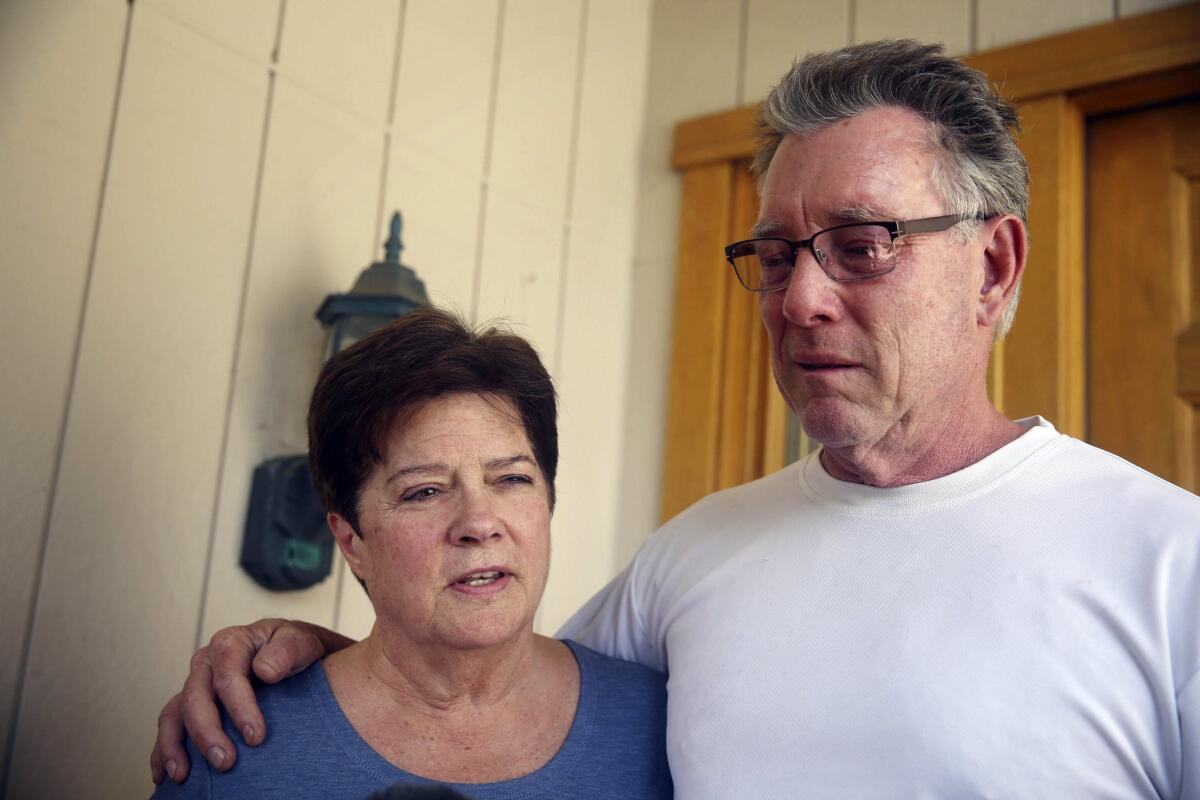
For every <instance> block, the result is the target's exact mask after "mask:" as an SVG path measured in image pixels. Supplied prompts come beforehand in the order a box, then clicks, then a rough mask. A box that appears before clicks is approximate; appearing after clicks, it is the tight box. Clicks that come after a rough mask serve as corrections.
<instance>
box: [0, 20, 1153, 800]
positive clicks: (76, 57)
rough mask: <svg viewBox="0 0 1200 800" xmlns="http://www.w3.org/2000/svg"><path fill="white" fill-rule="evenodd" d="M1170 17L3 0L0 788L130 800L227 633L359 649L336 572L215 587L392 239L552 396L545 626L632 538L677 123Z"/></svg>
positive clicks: (349, 590)
mask: <svg viewBox="0 0 1200 800" xmlns="http://www.w3.org/2000/svg"><path fill="white" fill-rule="evenodd" d="M1163 4H1164V3H1162V2H1160V0H1071V1H1070V2H1055V3H1046V2H1044V0H803V2H797V1H796V0H346V1H345V2H339V3H336V4H335V3H331V2H325V0H249V1H247V0H137V2H136V3H135V4H134V5H132V6H130V5H127V4H126V3H123V2H117V1H116V0H0V342H2V343H3V346H0V375H3V376H4V389H3V390H2V391H0V412H2V413H0V453H2V454H3V455H2V456H0V458H2V459H3V461H2V465H3V466H2V468H0V520H2V522H0V525H2V528H0V533H2V534H3V538H2V539H0V548H2V549H0V642H2V643H3V644H2V645H0V646H2V647H3V657H0V755H2V757H3V761H2V762H0V769H2V770H3V772H2V773H0V794H6V795H7V796H10V797H13V798H24V797H60V796H61V797H67V796H87V797H100V798H104V797H114V798H116V797H128V796H139V795H145V794H148V793H149V789H150V784H149V781H148V770H147V768H146V755H147V752H148V748H149V743H150V739H151V737H152V734H153V725H154V719H155V714H156V712H157V710H158V708H159V706H160V704H161V702H162V701H163V700H164V699H165V698H166V697H167V696H168V695H169V694H170V693H171V692H173V691H174V690H175V689H176V688H177V687H178V685H179V683H180V680H181V678H182V675H183V673H184V670H185V668H186V662H187V657H188V655H189V654H190V652H191V651H192V649H193V648H194V647H195V646H196V644H197V642H200V641H203V640H204V639H206V638H207V636H208V635H210V634H211V632H212V631H214V630H216V629H217V628H219V627H221V626H224V625H227V624H231V623H236V622H241V621H246V620H250V619H253V618H257V617H260V616H263V615H287V616H296V617H302V618H305V619H309V620H312V621H315V622H321V623H324V624H329V625H334V626H336V627H338V628H340V629H341V630H344V631H346V632H348V633H351V634H355V635H358V634H361V633H363V632H365V630H366V629H367V628H368V627H369V625H370V620H371V613H370V608H369V606H368V605H367V603H366V601H365V598H364V597H363V595H362V593H361V591H359V589H358V586H357V584H356V583H355V582H354V581H353V580H346V578H345V574H344V570H342V569H341V568H340V567H339V568H338V570H337V572H336V574H335V575H334V576H333V577H332V578H331V579H330V580H329V581H327V582H325V583H323V584H321V585H320V586H318V587H315V588H313V589H311V590H308V591H306V592H303V593H296V594H287V595H278V594H271V593H268V592H265V591H262V590H259V589H257V588H256V587H255V586H254V585H253V584H252V583H251V582H250V581H249V580H248V579H247V578H246V577H245V576H244V575H242V574H241V572H240V571H239V569H238V568H237V566H236V560H237V551H238V547H239V543H240V537H241V527H242V523H243V518H244V517H243V515H244V513H245V507H246V502H247V495H248V489H249V482H250V475H251V471H252V469H253V467H254V465H255V464H257V463H258V462H259V461H261V460H262V459H264V458H268V457H271V456H274V455H278V454H282V453H294V452H300V451H302V450H303V447H304V431H303V416H304V408H305V401H306V398H307V395H308V392H309V389H310V387H311V382H312V380H313V377H314V375H315V372H316V369H317V367H318V363H317V360H318V358H319V352H320V344H321V332H320V330H319V328H318V327H317V324H316V323H315V321H314V320H313V319H312V313H313V311H314V309H315V308H316V306H317V305H318V303H319V302H320V300H321V299H322V298H323V297H324V295H325V294H327V293H329V292H334V291H344V290H346V289H347V288H349V286H350V285H351V283H352V281H353V279H354V277H355V276H356V275H357V273H358V272H359V270H361V269H362V268H363V267H364V266H366V264H367V263H368V262H369V261H371V260H373V259H374V258H376V257H377V255H378V254H379V252H380V248H379V243H380V242H381V241H382V239H383V238H384V235H385V233H384V232H385V229H386V222H387V215H388V213H389V212H390V210H391V209H393V208H401V209H403V211H404V212H405V215H406V228H405V239H406V244H407V250H406V251H405V253H404V257H405V261H406V262H407V263H408V264H410V265H412V266H413V267H415V268H416V269H417V271H418V273H419V274H420V275H421V276H422V277H423V278H424V279H425V281H426V284H427V286H428V287H429V289H430V291H431V294H432V296H433V298H434V299H435V301H436V302H437V303H439V304H442V305H452V306H455V307H458V308H460V309H462V310H463V311H465V312H466V313H468V314H473V315H474V316H476V317H477V318H481V319H486V318H490V317H493V316H498V315H504V316H509V317H511V318H512V319H513V320H514V321H515V322H517V323H519V328H518V329H519V330H521V331H522V332H523V333H525V334H526V335H528V336H529V337H530V338H531V339H532V340H533V341H534V342H535V343H536V345H537V346H538V347H539V349H540V350H541V352H542V354H543V356H544V358H545V359H546V361H547V362H548V363H549V364H550V365H551V366H552V371H553V373H554V375H555V378H556V381H557V383H558V388H559V391H560V394H561V397H562V423H561V426H560V431H561V434H560V436H561V445H562V453H563V455H562V464H561V467H560V473H559V475H560V480H559V484H560V485H559V496H560V505H559V508H558V511H557V513H556V515H555V520H554V565H553V568H552V575H551V582H550V585H549V587H548V589H547V594H546V597H545V600H544V601H543V608H542V616H541V621H540V627H541V629H542V630H547V631H548V630H553V629H554V628H555V627H556V626H557V625H558V623H559V622H561V621H562V620H563V619H565V617H566V616H567V615H568V614H569V613H570V612H571V611H572V610H574V608H576V607H577V606H578V605H579V603H580V602H582V600H584V599H585V598H586V597H587V596H588V595H590V594H591V593H592V592H593V591H594V590H595V589H596V588H597V587H598V586H600V585H601V584H602V583H603V582H604V581H605V580H607V579H608V578H609V577H610V576H611V575H612V574H613V573H614V572H615V570H616V569H618V568H619V566H620V565H622V564H624V562H625V561H626V560H627V559H628V557H629V556H630V555H631V554H632V552H633V550H634V549H635V548H636V547H637V545H638V544H639V543H640V542H641V540H642V539H643V538H644V537H645V535H646V533H647V532H648V531H649V530H650V529H651V528H652V527H653V525H654V522H655V520H656V519H657V515H658V497H659V491H658V486H659V471H660V466H661V447H662V430H663V419H662V414H663V408H664V405H665V404H664V397H665V385H666V375H667V371H666V364H667V359H668V357H669V353H668V348H669V345H668V342H669V328H670V314H671V304H672V289H673V287H672V281H673V275H674V270H675V250H676V243H675V236H676V224H677V212H678V195H677V182H676V178H675V176H674V175H673V173H671V172H670V170H669V169H668V167H667V164H668V156H669V152H670V140H671V130H672V127H673V126H674V124H675V122H676V121H678V120H680V119H683V118H687V117H690V116H695V115H697V114H702V113H706V112H711V111H716V110H721V109H725V108H729V107H731V106H734V105H738V104H741V103H746V102H750V101H752V100H754V99H756V98H758V97H760V96H762V95H763V94H764V93H765V91H766V89H767V87H768V86H769V85H770V83H771V82H772V81H773V80H774V79H775V78H776V77H777V75H778V74H779V73H780V72H782V70H783V69H785V68H786V67H787V65H788V64H789V63H790V61H791V59H792V58H793V56H794V55H797V54H802V53H803V52H805V51H809V50H819V49H827V48H830V47H836V46H839V45H842V44H845V43H846V42H849V41H861V40H866V39H871V38H878V37H882V36H892V35H907V36H915V37H918V38H925V39H939V40H943V41H945V42H946V43H947V44H948V46H949V49H950V50H951V51H952V52H955V53H965V52H971V51H974V50H979V49H987V48H990V47H996V46H1000V45H1003V44H1008V43H1011V42H1014V41H1020V40H1025V39H1030V38H1036V37H1038V36H1042V35H1046V34H1049V33H1053V32H1057V31H1060V30H1064V29H1068V28H1072V27H1078V26H1083V25H1088V24H1093V23H1096V22H1103V21H1106V20H1111V19H1114V18H1116V17H1117V16H1121V15H1125V14H1130V13H1140V12H1142V11H1146V10H1150V9H1151V8H1155V7H1159V6H1161V5H1163Z"/></svg>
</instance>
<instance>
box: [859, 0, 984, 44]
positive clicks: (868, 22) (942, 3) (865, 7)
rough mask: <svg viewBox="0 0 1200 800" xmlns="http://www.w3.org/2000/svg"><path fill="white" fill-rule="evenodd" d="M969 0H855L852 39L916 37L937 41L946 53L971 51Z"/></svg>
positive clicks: (872, 39)
mask: <svg viewBox="0 0 1200 800" xmlns="http://www.w3.org/2000/svg"><path fill="white" fill-rule="evenodd" d="M971 2H973V0H855V8H854V41H856V42H871V41H874V40H876V39H900V38H910V39H920V40H922V41H926V42H941V43H942V44H944V45H946V52H947V53H949V54H950V55H961V54H964V53H969V52H970V51H971V31H970V24H969V20H970V15H969V13H968V11H969V5H970V3H971Z"/></svg>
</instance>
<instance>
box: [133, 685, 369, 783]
mask: <svg viewBox="0 0 1200 800" xmlns="http://www.w3.org/2000/svg"><path fill="white" fill-rule="evenodd" d="M255 695H256V696H257V698H258V705H259V708H260V709H261V710H262V714H263V719H264V720H265V721H266V725H267V729H266V735H265V736H264V738H263V741H262V742H261V743H260V744H259V745H258V746H256V747H250V746H248V745H246V743H245V740H244V739H243V737H242V735H241V733H239V732H238V731H237V729H236V727H235V725H234V723H233V721H232V720H231V719H230V718H229V715H228V714H226V713H225V712H224V710H222V712H221V724H222V726H223V727H224V729H225V734H226V736H228V737H229V738H230V740H231V741H232V742H233V743H234V746H235V747H236V750H237V754H236V755H237V760H236V762H235V764H234V766H233V767H232V768H231V769H230V770H228V771H227V772H217V771H216V770H214V769H212V768H211V767H209V766H208V765H207V763H206V762H205V761H204V759H203V758H202V757H201V756H200V753H199V752H198V751H197V750H196V748H195V746H194V745H193V744H192V743H191V742H188V757H189V758H190V759H191V761H192V771H191V774H189V776H188V778H187V780H186V781H185V782H184V784H183V785H182V786H179V787H174V786H166V785H164V786H162V787H159V791H157V792H155V795H154V796H155V798H191V797H205V798H209V797H211V798H220V797H284V796H286V797H289V798H296V797H318V796H322V795H321V792H322V791H325V790H330V791H334V790H343V789H346V788H348V787H349V788H353V789H355V790H357V789H360V788H361V789H363V790H370V789H371V788H375V787H378V785H379V784H378V783H377V782H374V781H363V782H361V785H359V782H358V781H357V780H356V778H357V777H359V776H356V775H355V774H354V771H352V770H349V771H346V772H343V773H341V774H340V776H339V778H338V779H337V780H335V781H332V782H330V775H331V771H330V770H328V769H325V768H324V767H321V768H317V766H316V765H319V764H324V765H328V764H329V763H332V762H333V760H335V759H339V756H341V757H342V758H341V759H340V760H342V761H343V762H344V761H345V760H346V759H345V758H344V755H345V754H344V752H343V751H344V750H350V751H352V750H353V742H346V741H344V740H345V739H346V737H345V736H344V735H343V733H344V732H341V731H339V730H338V729H337V720H336V718H334V717H332V716H331V714H332V711H333V709H332V708H331V707H330V704H331V703H332V704H335V706H336V703H337V701H336V699H335V698H334V697H333V694H332V692H331V691H330V690H329V684H328V682H327V681H326V679H325V671H324V667H323V665H322V664H321V662H317V663H316V664H313V665H312V666H311V667H309V668H308V669H306V670H304V671H303V672H300V673H298V674H296V675H293V676H292V677H290V678H287V679H285V680H282V681H280V682H279V683H276V684H257V685H256V686H255ZM166 783H169V781H167V782H166ZM326 784H328V785H326ZM314 791H315V793H314Z"/></svg>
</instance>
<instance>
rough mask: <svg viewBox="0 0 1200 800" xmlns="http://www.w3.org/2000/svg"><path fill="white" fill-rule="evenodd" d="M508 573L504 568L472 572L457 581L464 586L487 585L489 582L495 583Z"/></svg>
mask: <svg viewBox="0 0 1200 800" xmlns="http://www.w3.org/2000/svg"><path fill="white" fill-rule="evenodd" d="M507 574H508V573H507V572H504V571H503V570H486V571H484V572H472V573H470V574H469V575H464V576H462V577H461V578H459V579H458V580H457V581H455V583H460V584H462V585H463V586H487V585H488V584H489V583H495V582H496V581H498V580H500V579H501V578H503V577H504V576H505V575H507Z"/></svg>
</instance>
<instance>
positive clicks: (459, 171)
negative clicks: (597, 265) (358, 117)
mask: <svg viewBox="0 0 1200 800" xmlns="http://www.w3.org/2000/svg"><path fill="white" fill-rule="evenodd" d="M498 11H499V3H498V2H497V0H488V2H480V1H479V0H453V2H451V1H450V0H409V2H407V3H406V5H405V14H404V39H403V42H402V43H401V47H400V68H399V74H398V75H397V80H396V99H395V111H394V114H393V119H392V137H391V138H392V150H391V157H390V159H389V161H388V178H387V194H386V198H385V202H384V208H385V210H386V211H388V212H389V213H388V214H385V215H384V219H383V220H382V222H383V223H384V225H385V226H386V224H387V217H388V216H390V211H392V210H394V209H397V208H398V209H400V210H401V211H402V212H403V213H404V219H405V231H406V234H405V239H406V242H405V244H406V247H407V249H406V250H405V253H404V257H405V261H406V263H408V264H410V265H412V267H413V268H414V269H416V270H417V271H418V274H420V276H421V277H422V278H423V279H424V280H425V286H426V288H427V289H428V290H429V294H430V298H431V299H432V300H433V302H434V303H435V304H437V305H440V306H448V307H456V308H458V309H460V310H461V311H464V312H467V313H469V312H470V310H471V305H472V302H473V298H472V296H471V292H472V289H473V283H474V280H475V264H476V259H477V256H478V244H479V243H478V227H479V202H480V195H481V187H482V185H483V177H484V176H483V171H484V157H485V155H486V153H487V147H488V138H487V137H488V111H489V109H490V107H491V101H492V79H493V72H494V67H495V61H496V59H495V49H496V32H497V31H496V28H497V25H498V20H499V14H498ZM468 20H469V24H465V21H468ZM354 588H355V591H359V590H358V588H357V587H354Z"/></svg>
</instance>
